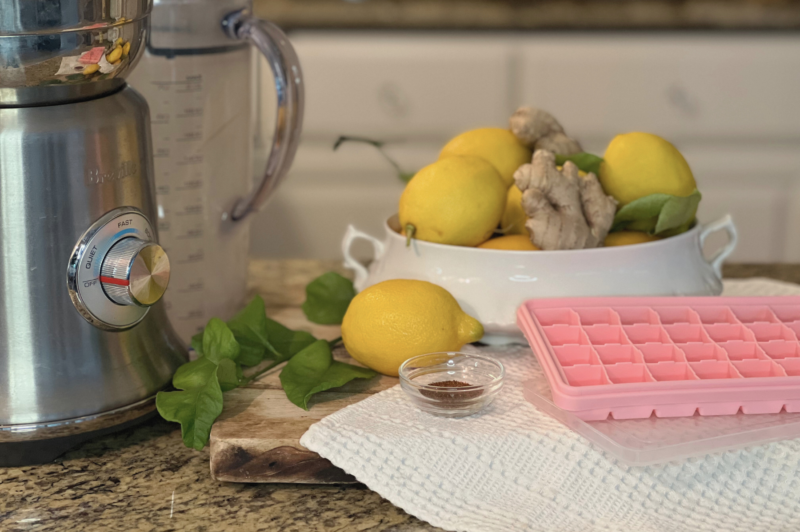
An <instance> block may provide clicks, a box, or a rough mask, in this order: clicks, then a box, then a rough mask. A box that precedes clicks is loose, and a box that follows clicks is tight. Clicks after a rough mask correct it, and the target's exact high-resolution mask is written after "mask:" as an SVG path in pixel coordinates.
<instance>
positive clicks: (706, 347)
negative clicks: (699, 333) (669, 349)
mask: <svg viewBox="0 0 800 532" xmlns="http://www.w3.org/2000/svg"><path fill="white" fill-rule="evenodd" d="M675 345H676V347H677V348H678V349H680V351H681V352H682V353H683V356H684V357H686V360H687V361H688V362H701V361H703V360H728V355H727V354H726V353H725V351H724V350H722V348H720V346H718V345H717V344H704V343H699V342H694V343H688V344H675Z"/></svg>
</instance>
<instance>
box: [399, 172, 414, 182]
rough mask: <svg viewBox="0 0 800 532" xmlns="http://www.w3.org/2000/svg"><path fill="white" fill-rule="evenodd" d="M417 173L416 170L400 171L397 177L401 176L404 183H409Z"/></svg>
mask: <svg viewBox="0 0 800 532" xmlns="http://www.w3.org/2000/svg"><path fill="white" fill-rule="evenodd" d="M415 175H417V173H416V172H398V174H397V177H399V178H400V181H402V182H403V183H408V182H409V181H411V178H412V177H414V176H415Z"/></svg>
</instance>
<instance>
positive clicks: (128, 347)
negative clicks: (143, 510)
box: [0, 0, 185, 465]
mask: <svg viewBox="0 0 800 532" xmlns="http://www.w3.org/2000/svg"><path fill="white" fill-rule="evenodd" d="M150 8H151V2H150V0H0V465H15V464H23V463H33V462H41V461H45V460H48V459H51V458H53V457H55V456H57V455H58V454H60V453H61V452H63V451H64V450H66V449H67V448H68V447H70V446H71V445H73V444H74V443H76V442H77V441H79V440H81V439H85V438H86V437H88V436H89V435H94V434H97V433H98V432H103V431H108V430H110V429H112V428H119V427H120V426H124V425H125V424H130V423H132V422H135V421H136V420H138V419H141V418H142V416H145V415H147V414H148V413H151V412H152V411H153V409H154V402H153V397H154V395H155V394H156V392H158V391H159V390H160V389H162V388H164V387H165V386H166V385H168V383H169V381H170V379H171V376H172V374H173V372H174V371H175V369H176V368H177V367H178V366H179V365H180V364H181V363H182V362H183V361H184V360H185V349H184V347H183V345H182V343H181V342H180V340H179V339H178V338H177V336H176V335H175V333H174V332H173V330H172V328H171V326H170V324H169V321H168V319H167V317H166V314H165V311H164V309H163V305H162V304H160V303H159V300H160V299H161V296H162V295H163V293H164V291H165V290H166V287H167V284H168V282H169V273H170V265H169V259H168V258H167V256H166V254H165V253H164V251H163V250H162V249H161V248H160V247H159V246H158V244H157V233H156V224H155V219H156V212H155V201H154V190H153V170H152V168H153V161H152V149H151V139H150V122H149V111H148V107H147V104H146V103H145V101H144V99H143V98H142V97H141V96H140V95H139V94H138V93H137V92H136V91H134V90H133V89H131V88H129V87H127V86H126V84H125V81H124V79H125V76H126V75H127V73H128V72H130V70H131V69H132V68H133V66H134V65H135V63H136V61H137V59H138V57H139V55H140V54H141V52H142V49H143V43H144V41H145V31H146V17H147V15H148V13H149V11H150Z"/></svg>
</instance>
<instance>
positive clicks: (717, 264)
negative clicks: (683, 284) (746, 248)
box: [700, 214, 739, 279]
mask: <svg viewBox="0 0 800 532" xmlns="http://www.w3.org/2000/svg"><path fill="white" fill-rule="evenodd" d="M720 230H725V232H726V233H728V243H727V244H725V245H724V246H723V247H722V249H720V250H719V251H717V252H716V253H715V254H714V256H713V257H711V260H709V261H708V263H709V264H710V265H711V268H713V269H714V273H716V274H717V277H719V278H720V279H722V263H723V262H724V261H725V259H727V258H728V257H729V256H730V254H731V253H733V250H734V249H736V243H737V242H738V241H739V234H738V233H737V232H736V226H735V225H734V224H733V218H731V215H730V214H726V215H725V216H723V217H722V218H720V219H719V220H717V221H716V222H711V223H710V224H708V225H706V226H705V227H703V230H702V231H700V254H701V255H702V254H703V244H705V242H706V238H708V237H709V235H711V234H712V233H716V232H717V231H720Z"/></svg>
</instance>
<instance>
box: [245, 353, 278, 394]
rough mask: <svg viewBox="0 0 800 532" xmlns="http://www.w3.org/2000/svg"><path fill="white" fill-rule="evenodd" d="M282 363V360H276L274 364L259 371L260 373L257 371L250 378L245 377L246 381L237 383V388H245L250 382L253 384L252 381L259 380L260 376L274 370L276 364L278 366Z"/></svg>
mask: <svg viewBox="0 0 800 532" xmlns="http://www.w3.org/2000/svg"><path fill="white" fill-rule="evenodd" d="M282 362H285V361H284V360H276V361H275V362H273V363H272V364H270V365H269V366H267V367H266V368H264V369H262V370H260V371H258V372H256V373H254V374H252V375H250V376H249V377H247V378H246V379H243V380H242V381H241V382H240V383H239V388H241V387H243V386H247V385H248V384H250V383H251V382H253V381H254V380H256V379H257V378H259V377H260V376H262V375H263V374H264V373H266V372H268V371H269V370H271V369H272V368H274V367H275V366H277V365H278V364H280V363H282Z"/></svg>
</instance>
